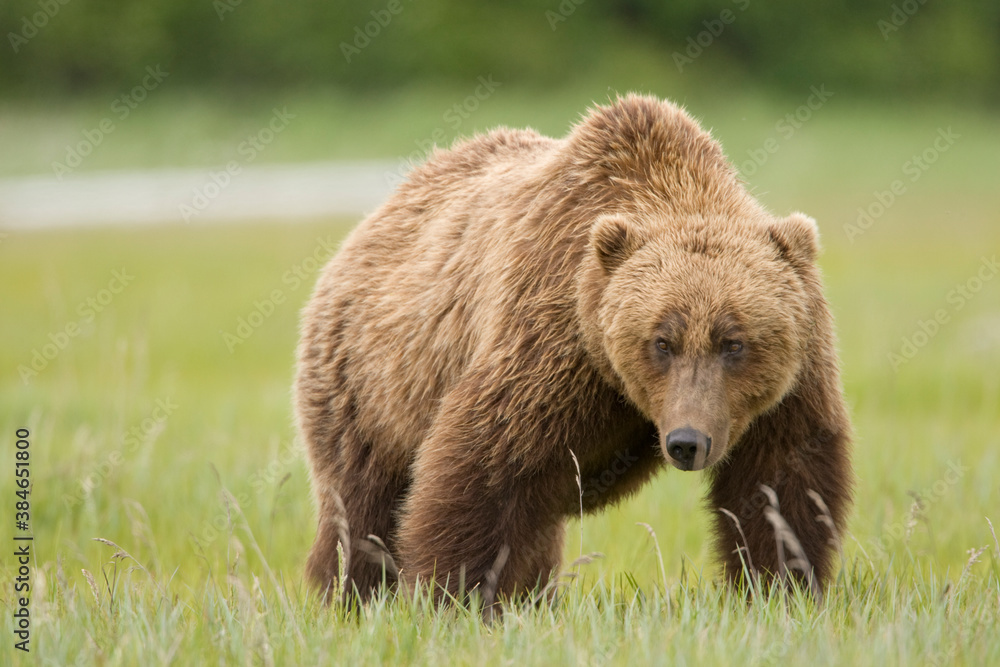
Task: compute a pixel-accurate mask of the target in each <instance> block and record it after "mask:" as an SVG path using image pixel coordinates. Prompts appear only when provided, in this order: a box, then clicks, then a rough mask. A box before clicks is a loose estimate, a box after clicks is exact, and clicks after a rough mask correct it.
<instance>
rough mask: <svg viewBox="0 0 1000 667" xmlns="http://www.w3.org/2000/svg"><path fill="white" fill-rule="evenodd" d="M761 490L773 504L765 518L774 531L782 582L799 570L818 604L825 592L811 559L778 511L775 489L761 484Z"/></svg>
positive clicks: (766, 510) (766, 511)
mask: <svg viewBox="0 0 1000 667" xmlns="http://www.w3.org/2000/svg"><path fill="white" fill-rule="evenodd" d="M760 488H761V491H763V492H764V495H766V496H767V497H768V500H769V501H770V502H771V504H770V505H769V506H768V507H765V508H764V518H765V519H767V521H768V523H770V524H771V527H772V528H773V529H774V540H775V544H776V547H777V550H778V573H779V576H780V578H781V581H782V582H783V583H784V582H786V581H787V579H788V576H787V575H788V571H789V570H792V569H795V570H798V571H799V572H801V573H802V574H803V575H804V576H805V578H806V582H807V583H808V584H809V590H810V592H811V593H812V594H813V597H814V598H815V599H816V601H817V602H821V601H822V599H823V592H822V591H821V590H820V588H819V582H818V581H817V580H816V575H815V571H814V570H813V566H812V563H810V562H809V557H808V556H807V555H806V552H805V550H804V549H803V548H802V543H801V542H799V538H798V536H796V535H795V531H793V530H792V528H791V526H789V525H788V522H787V521H785V517H783V516H782V515H781V512H780V511H779V510H778V495H777V494H776V493H775V492H774V489H772V488H771V487H769V486H767V485H766V484H761V485H760ZM786 547H787V548H788V550H789V551H790V552H791V555H792V558H791V559H790V560H786V558H785V548H786Z"/></svg>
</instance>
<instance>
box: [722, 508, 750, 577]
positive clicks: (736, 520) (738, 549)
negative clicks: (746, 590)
mask: <svg viewBox="0 0 1000 667" xmlns="http://www.w3.org/2000/svg"><path fill="white" fill-rule="evenodd" d="M719 511H720V512H722V513H723V514H725V515H726V516H728V517H729V518H730V519H732V521H733V523H734V524H736V530H737V531H738V532H739V534H740V537H741V538H743V546H740V545H738V544H737V545H736V549H735V551H736V553H740V552H741V551H742V552H743V553H745V554H746V562H745V565H746V567H747V572H748V574H749V575H750V577H751V581H756V580H757V568H755V567H754V566H753V556H751V555H750V548H749V547H748V546H747V544H748V543H747V536H746V533H744V532H743V524H742V523H740V519H739V517H738V516H736V515H735V514H733V513H732V512H730V511H729V510H727V509H726V508H725V507H720V508H719Z"/></svg>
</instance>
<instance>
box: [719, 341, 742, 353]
mask: <svg viewBox="0 0 1000 667" xmlns="http://www.w3.org/2000/svg"><path fill="white" fill-rule="evenodd" d="M722 351H723V352H725V353H726V354H728V355H729V356H735V355H737V354H739V353H740V352H742V351H743V343H741V342H740V341H738V340H727V341H726V342H724V343H723V344H722Z"/></svg>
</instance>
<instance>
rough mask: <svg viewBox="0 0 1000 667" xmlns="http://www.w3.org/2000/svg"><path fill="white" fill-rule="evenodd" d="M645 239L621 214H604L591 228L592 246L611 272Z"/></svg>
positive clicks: (605, 268) (639, 246)
mask: <svg viewBox="0 0 1000 667" xmlns="http://www.w3.org/2000/svg"><path fill="white" fill-rule="evenodd" d="M643 243H645V239H644V238H643V237H642V236H641V235H640V234H639V232H638V231H637V230H636V229H635V228H634V227H633V226H632V225H630V224H629V223H628V220H626V219H625V218H623V217H622V216H620V215H616V214H608V215H602V216H601V217H599V218H598V219H597V220H596V221H595V222H594V226H593V227H592V228H591V230H590V246H591V247H592V248H593V249H594V253H595V254H596V255H597V261H599V262H600V263H601V266H602V267H603V268H604V270H605V271H606V272H607V273H611V272H612V271H614V270H615V269H617V268H618V267H619V266H621V265H622V263H624V262H625V260H627V259H628V258H629V257H631V256H632V253H634V252H635V251H636V250H638V249H639V248H641V247H642V245H643Z"/></svg>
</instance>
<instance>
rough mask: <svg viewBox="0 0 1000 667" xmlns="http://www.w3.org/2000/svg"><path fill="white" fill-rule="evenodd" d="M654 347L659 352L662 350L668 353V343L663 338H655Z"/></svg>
mask: <svg viewBox="0 0 1000 667" xmlns="http://www.w3.org/2000/svg"><path fill="white" fill-rule="evenodd" d="M656 349H657V350H659V351H660V352H664V353H666V354H670V343H668V342H667V341H666V340H664V339H663V338H657V339H656Z"/></svg>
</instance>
